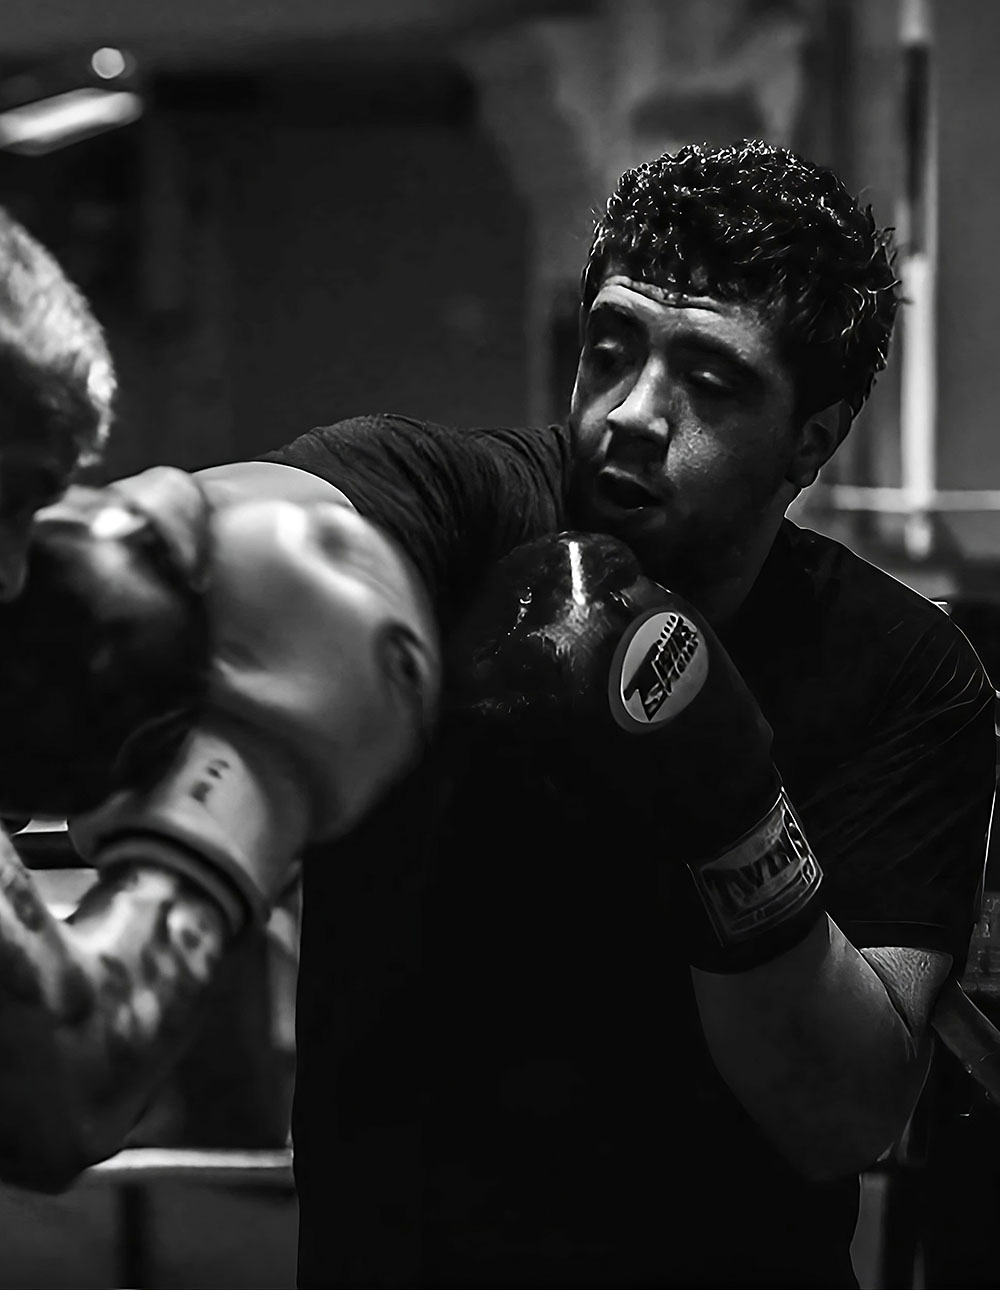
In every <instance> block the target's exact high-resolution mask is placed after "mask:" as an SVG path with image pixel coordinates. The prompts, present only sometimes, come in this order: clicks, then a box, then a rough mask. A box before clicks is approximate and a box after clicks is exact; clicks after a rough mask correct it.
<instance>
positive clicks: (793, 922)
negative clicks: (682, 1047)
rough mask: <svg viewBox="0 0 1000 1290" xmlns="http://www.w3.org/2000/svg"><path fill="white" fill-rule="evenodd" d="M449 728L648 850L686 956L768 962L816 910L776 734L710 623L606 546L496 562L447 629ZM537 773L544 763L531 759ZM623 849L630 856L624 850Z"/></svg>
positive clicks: (563, 548)
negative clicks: (605, 810)
mask: <svg viewBox="0 0 1000 1290" xmlns="http://www.w3.org/2000/svg"><path fill="white" fill-rule="evenodd" d="M449 666H450V668H451V671H452V674H453V676H454V678H455V685H454V689H453V695H454V697H453V700H452V703H451V704H450V707H449V725H450V727H451V728H452V729H453V730H456V731H461V732H462V733H463V737H464V738H466V739H471V740H483V739H485V740H489V741H493V742H496V741H502V742H505V743H506V745H507V748H508V755H509V756H511V757H515V758H518V759H519V760H520V761H521V762H522V764H524V765H525V766H527V765H529V764H530V765H531V766H532V767H533V768H534V771H533V773H544V774H545V775H546V776H547V777H549V778H554V780H555V781H556V782H557V783H560V784H561V786H562V789H561V791H564V792H566V793H572V794H576V795H577V799H578V800H579V802H580V804H581V811H582V812H585V811H590V812H593V810H594V809H595V808H594V806H593V803H594V802H599V801H602V800H603V801H605V802H607V803H609V804H610V809H611V810H612V811H613V812H614V813H615V818H617V819H620V820H621V840H622V843H623V847H624V846H625V845H627V844H628V843H629V841H630V840H631V838H632V837H634V836H635V835H636V834H638V835H639V836H640V837H641V847H640V850H641V853H642V854H644V855H648V854H649V853H650V849H651V840H652V839H655V843H656V847H655V850H656V863H657V865H658V868H659V870H660V876H661V878H662V886H663V891H664V894H665V895H666V897H667V900H668V902H669V903H670V905H671V906H672V908H673V909H674V910H675V913H676V915H677V923H678V926H679V929H680V930H681V932H682V934H683V935H684V936H685V937H686V939H687V942H688V948H689V957H690V959H691V961H692V962H693V963H694V964H695V965H696V966H699V967H702V968H704V969H706V970H711V971H737V970H743V969H745V968H747V967H751V966H754V965H756V964H757V963H760V962H764V961H766V960H767V959H769V958H771V957H773V956H774V955H776V954H778V953H781V952H782V951H783V950H785V949H787V948H790V947H791V946H792V945H793V944H795V943H797V941H799V940H801V939H802V938H803V937H804V936H805V935H806V934H807V932H808V931H809V929H810V928H811V927H812V926H813V924H814V923H815V921H816V920H817V919H818V918H819V917H820V915H821V913H822V910H821V907H820V904H819V900H818V893H819V888H820V882H821V872H820V867H819V865H818V863H817V861H816V859H815V857H814V856H813V854H812V852H811V851H810V849H809V845H808V843H807V842H806V840H805V836H804V834H803V832H802V829H801V826H800V824H799V821H798V819H797V818H796V815H795V812H794V810H793V808H792V806H791V803H790V802H789V801H788V799H787V796H786V794H785V793H784V791H783V789H782V785H781V781H780V777H779V775H778V773H777V771H776V769H775V767H774V764H773V762H772V759H771V730H770V727H769V726H768V724H767V722H766V721H765V719H764V717H763V715H762V714H761V711H760V708H759V707H758V705H757V703H756V701H755V699H754V697H753V695H752V694H751V693H750V691H749V690H748V689H747V686H746V684H745V683H744V681H743V679H742V677H741V676H740V675H739V672H738V671H737V669H736V668H735V666H734V665H733V663H732V661H731V660H730V658H729V656H728V655H727V653H726V651H725V649H724V648H723V646H722V644H721V643H720V642H719V640H718V637H717V636H716V635H715V633H714V631H713V630H712V628H711V627H710V626H709V624H708V623H707V622H706V620H705V619H704V618H703V617H702V616H701V615H700V614H699V613H698V611H697V610H696V609H694V608H693V607H692V606H691V605H689V604H687V603H686V602H685V601H684V600H682V599H681V598H680V597H678V596H676V595H674V594H672V593H671V592H670V591H668V590H666V589H665V588H664V587H662V586H660V585H658V584H657V583H654V582H652V581H651V580H650V579H648V578H646V577H645V576H644V575H643V573H642V570H641V569H640V567H639V565H638V562H637V561H636V559H635V557H634V555H633V554H632V552H631V551H630V550H629V549H628V548H627V547H625V546H624V545H623V544H622V543H620V542H618V541H617V540H615V539H613V538H610V537H605V536H596V535H587V534H581V533H562V534H559V535H556V536H554V537H551V538H544V539H541V540H540V541H537V542H533V543H529V544H527V545H525V546H523V547H521V548H519V549H518V550H516V551H515V552H513V553H512V554H511V555H509V556H508V557H507V558H506V559H504V560H502V561H501V562H500V563H499V564H498V566H497V567H496V568H495V569H494V570H493V571H492V573H491V574H490V575H489V577H488V578H487V580H486V582H485V584H484V586H483V588H482V593H481V595H480V596H479V597H478V598H477V601H476V603H475V604H474V605H473V606H472V608H471V609H470V611H469V614H468V616H467V617H466V618H465V619H464V621H463V622H462V624H461V626H460V628H459V630H458V632H457V633H456V634H455V636H454V637H453V639H452V641H451V644H450V648H449ZM542 765H544V770H542V769H541V766H542ZM633 850H634V848H633Z"/></svg>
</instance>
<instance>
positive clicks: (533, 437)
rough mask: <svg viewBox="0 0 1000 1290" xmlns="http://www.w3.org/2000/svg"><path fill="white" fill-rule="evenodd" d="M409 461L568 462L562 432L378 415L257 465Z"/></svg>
mask: <svg viewBox="0 0 1000 1290" xmlns="http://www.w3.org/2000/svg"><path fill="white" fill-rule="evenodd" d="M371 451H375V452H381V453H388V454H390V456H391V455H395V456H400V455H413V456H415V457H425V458H428V459H436V460H438V461H439V462H443V463H446V462H447V461H448V460H450V459H452V458H459V459H465V458H468V457H478V458H482V459H484V460H489V459H491V458H493V459H495V460H498V461H501V460H503V459H504V458H507V457H514V458H517V457H521V458H523V459H525V460H528V461H531V462H534V463H536V464H539V465H542V466H546V465H551V466H556V467H557V468H559V469H561V468H563V467H564V466H565V464H566V463H567V462H568V458H569V441H568V435H567V433H566V431H565V429H564V428H563V427H562V426H558V425H548V426H520V427H518V426H454V425H445V424H443V423H440V422H436V421H428V420H423V419H421V418H417V417H411V416H406V415H404V414H402V413H398V412H379V413H373V414H366V415H364V416H356V417H349V418H347V419H346V420H342V421H336V422H333V423H331V424H330V425H324V426H317V427H314V428H313V429H311V430H308V431H306V433H305V434H302V435H299V436H298V437H297V438H296V439H293V440H292V441H291V442H290V443H287V444H284V445H283V446H281V447H279V448H276V449H274V450H273V451H271V452H269V453H266V454H264V457H263V460H266V461H277V462H282V463H286V464H290V465H297V466H299V467H301V468H304V469H313V470H315V471H316V472H317V473H322V472H323V471H324V470H327V469H329V468H330V465H331V463H342V462H345V461H346V462H350V461H351V460H352V459H353V458H355V457H357V456H359V455H363V454H365V453H366V452H371Z"/></svg>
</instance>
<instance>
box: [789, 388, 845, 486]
mask: <svg viewBox="0 0 1000 1290" xmlns="http://www.w3.org/2000/svg"><path fill="white" fill-rule="evenodd" d="M852 420H853V417H852V415H851V409H850V408H849V407H848V406H847V404H846V403H845V402H844V401H843V400H842V399H838V401H837V402H836V403H831V404H830V405H829V406H828V407H825V408H820V409H819V411H817V412H811V413H810V414H809V416H808V417H806V419H805V421H803V423H802V425H801V426H800V427H799V430H798V434H797V435H796V441H795V451H794V453H793V454H792V459H791V461H790V462H789V465H788V475H787V479H788V482H789V483H790V484H794V485H795V487H796V488H800V489H801V488H808V487H809V485H810V484H813V483H815V482H816V476H817V475H818V474H819V472H820V470H821V469H822V468H823V467H824V466H825V465H826V463H827V462H828V461H829V460H830V458H831V457H832V456H833V454H834V453H835V452H836V451H837V449H838V448H839V447H840V444H841V442H842V441H843V438H844V436H845V435H846V434H847V432H848V430H849V429H850V428H851V421H852Z"/></svg>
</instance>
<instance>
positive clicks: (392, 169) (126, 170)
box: [0, 54, 528, 476]
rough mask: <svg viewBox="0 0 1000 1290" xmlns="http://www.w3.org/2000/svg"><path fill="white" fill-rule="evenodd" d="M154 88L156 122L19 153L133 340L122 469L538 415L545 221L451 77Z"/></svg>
mask: <svg viewBox="0 0 1000 1290" xmlns="http://www.w3.org/2000/svg"><path fill="white" fill-rule="evenodd" d="M154 88H155V93H154V96H153V103H152V106H151V108H150V110H149V111H148V112H147V114H146V117H145V118H144V119H143V121H142V122H141V123H139V124H138V125H137V126H135V127H131V128H129V129H127V130H123V131H119V132H118V133H117V134H115V135H109V136H105V137H104V138H103V139H95V140H92V141H90V142H87V143H83V144H80V145H78V146H77V147H75V148H71V149H68V150H65V151H64V152H62V153H58V154H53V155H51V156H50V157H45V158H32V159H27V158H3V159H2V160H0V201H3V202H6V203H7V204H8V205H9V206H10V207H11V209H12V210H13V211H14V213H15V214H17V215H19V216H20V217H21V218H22V219H24V221H25V222H26V223H27V224H28V226H29V227H30V228H32V229H33V230H34V231H35V232H36V233H37V234H38V236H40V237H41V238H42V239H43V240H44V241H45V242H46V243H47V244H48V245H50V246H51V247H52V248H53V249H54V250H55V251H56V253H57V254H58V255H59V257H60V259H61V260H62V261H63V263H64V264H65V265H66V267H67V269H68V271H69V272H70V273H71V275H73V276H74V277H75V278H76V279H77V280H78V281H79V283H80V285H81V286H82V287H83V289H84V290H85V291H86V292H87V294H88V296H89V297H90V298H91V300H92V302H93V304H94V307H95V311H96V312H97V314H98V316H99V318H100V319H101V321H102V322H103V323H104V324H105V326H106V328H107V330H108V333H109V336H110V338H111V341H112V345H113V349H114V353H115V356H116V360H117V363H118V367H119V375H120V379H121V396H120V399H119V412H118V423H117V431H116V434H115V436H114V439H113V441H112V444H111V447H110V450H109V453H108V458H107V463H106V467H105V473H106V474H107V475H109V476H114V475H120V474H125V473H129V472H131V471H134V470H138V469H141V468H142V467H144V466H146V465H149V464H152V463H153V462H170V463H173V464H177V465H182V466H185V467H187V468H194V467H197V466H201V465H206V464H209V463H212V462H217V461H223V460H231V459H238V458H241V457H247V456H252V455H255V454H257V453H259V452H261V451H264V450H266V449H267V448H270V447H274V446H276V445H277V444H278V443H281V442H283V441H284V440H286V439H288V438H291V437H293V436H294V435H296V434H298V433H300V432H302V431H303V430H306V429H308V428H309V427H310V426H313V425H316V424H322V423H326V422H330V421H332V420H335V419H338V418H340V417H345V416H350V415H352V414H356V413H359V412H364V411H401V412H406V413H409V414H413V415H420V416H427V417H432V418H436V419H438V420H444V421H453V422H458V423H463V422H479V423H484V422H489V421H497V422H517V421H521V420H523V419H524V417H525V409H526V402H527V394H526V379H527V377H526V366H527V364H526V358H525V345H526V339H525V318H524V314H525V293H526V276H527V251H528V247H527V243H528V229H527V217H526V213H525V211H524V210H523V208H522V206H521V203H520V201H519V199H518V197H517V195H516V193H515V192H514V190H513V187H512V184H511V181H510V180H509V178H508V176H507V174H506V173H505V171H504V168H503V165H502V163H501V160H500V158H499V157H498V155H497V153H496V152H495V151H494V149H493V147H492V145H491V143H490V141H489V140H488V138H487V137H486V136H485V134H484V133H483V132H482V130H481V129H480V126H479V122H478V118H477V110H476V102H475V97H474V95H473V93H472V90H471V87H470V86H469V84H468V83H467V82H466V81H465V80H464V79H463V78H462V77H461V76H460V75H459V73H458V72H457V71H456V69H455V68H454V67H453V66H450V65H449V64H447V63H440V62H428V61H426V60H422V61H418V62H413V63H410V64H406V63H400V61H399V57H398V55H396V56H394V61H392V62H391V63H390V62H380V61H379V60H378V58H377V57H375V56H374V55H371V54H369V55H367V57H366V59H365V61H364V62H356V61H355V62H351V63H349V64H345V65H343V66H340V67H337V66H331V67H329V68H326V69H323V70H322V71H321V72H317V71H316V70H315V69H297V68H294V67H292V68H286V69H284V70H282V71H279V72H268V73H267V74H266V75H261V76H247V75H244V76H242V77H241V78H240V79H238V80H233V79H232V78H227V77H212V76H210V75H207V74H206V75H204V76H199V77H197V78H190V77H189V78H185V79H183V80H180V79H178V78H174V79H172V80H166V79H162V78H161V80H160V82H158V84H157V85H156V86H155V87H154Z"/></svg>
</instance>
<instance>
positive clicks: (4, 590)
mask: <svg viewBox="0 0 1000 1290" xmlns="http://www.w3.org/2000/svg"><path fill="white" fill-rule="evenodd" d="M114 391H115V376H114V368H113V365H112V362H111V356H110V354H109V352H108V348H107V345H106V343H105V340H104V336H103V334H102V332H101V328H100V326H99V325H98V323H97V321H96V319H95V318H94V316H93V314H92V312H91V310H90V307H89V305H88V304H87V302H86V300H85V299H84V298H83V296H82V295H81V293H80V292H79V291H78V290H77V288H76V287H75V286H74V285H73V283H71V282H70V281H69V280H68V279H67V277H66V275H65V274H64V273H63V271H62V269H61V268H60V266H59V265H58V264H57V263H56V261H55V259H54V258H53V257H52V256H51V255H50V254H49V252H48V251H47V250H46V249H45V248H44V247H43V246H41V245H40V244H39V243H38V242H37V241H36V239H35V238H33V237H32V236H31V234H30V233H28V232H27V230H26V229H25V228H23V227H22V226H21V225H20V224H19V223H18V222H17V221H16V220H14V219H12V218H11V216H10V215H9V214H8V213H7V212H6V211H4V210H3V209H2V208H0V599H7V598H9V597H10V596H12V595H16V594H17V591H18V589H19V588H20V585H21V581H22V579H23V575H24V552H25V548H26V543H27V537H28V531H29V528H30V525H31V520H32V518H33V516H34V514H35V512H36V511H37V510H38V509H39V508H40V507H41V506H44V505H46V504H47V503H48V502H50V501H53V500H54V499H55V498H57V497H58V496H60V495H61V493H62V492H63V491H64V489H65V488H66V485H67V484H68V483H69V481H70V479H71V477H72V475H73V473H74V471H75V470H76V468H77V467H78V466H80V465H85V464H87V463H88V462H90V461H92V460H94V459H96V457H97V456H98V455H99V453H100V450H101V448H102V446H103V444H104V441H105V439H106V438H107V434H108V430H109V427H110V423H111V408H112V400H113V397H114Z"/></svg>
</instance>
